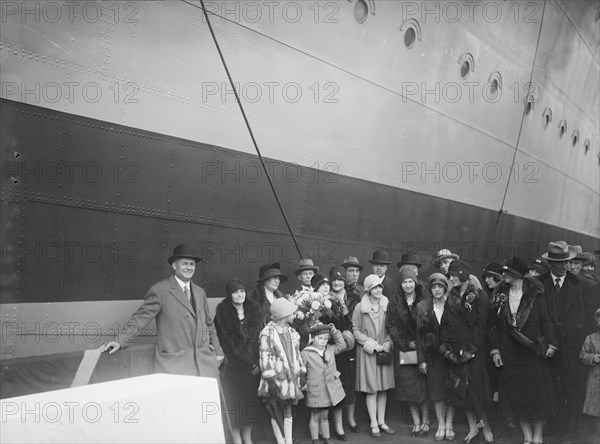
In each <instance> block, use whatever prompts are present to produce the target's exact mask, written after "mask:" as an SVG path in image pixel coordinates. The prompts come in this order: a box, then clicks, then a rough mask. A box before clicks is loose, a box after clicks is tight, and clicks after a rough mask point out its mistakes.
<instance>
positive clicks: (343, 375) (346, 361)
mask: <svg viewBox="0 0 600 444" xmlns="http://www.w3.org/2000/svg"><path fill="white" fill-rule="evenodd" d="M335 365H336V366H337V369H338V372H340V381H342V388H343V389H344V392H345V393H346V397H345V398H344V399H343V400H342V401H341V402H340V403H339V404H338V405H337V407H346V406H348V405H351V404H354V381H355V380H356V373H355V369H354V367H355V366H353V365H351V363H350V352H343V353H340V354H339V355H336V357H335Z"/></svg>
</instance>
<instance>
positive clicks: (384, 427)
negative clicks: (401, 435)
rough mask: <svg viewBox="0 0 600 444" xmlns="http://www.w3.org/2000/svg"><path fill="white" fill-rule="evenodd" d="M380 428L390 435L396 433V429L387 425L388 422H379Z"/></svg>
mask: <svg viewBox="0 0 600 444" xmlns="http://www.w3.org/2000/svg"><path fill="white" fill-rule="evenodd" d="M379 428H380V429H381V430H383V431H384V432H385V433H387V434H388V435H395V434H396V431H395V430H394V429H392V428H391V427H390V426H389V425H387V424H386V423H383V424H379Z"/></svg>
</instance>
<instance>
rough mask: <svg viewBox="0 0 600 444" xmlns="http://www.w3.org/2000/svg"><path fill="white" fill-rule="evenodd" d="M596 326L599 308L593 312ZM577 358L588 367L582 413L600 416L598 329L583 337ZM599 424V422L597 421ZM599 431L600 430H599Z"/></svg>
mask: <svg viewBox="0 0 600 444" xmlns="http://www.w3.org/2000/svg"><path fill="white" fill-rule="evenodd" d="M594 317H595V318H596V326H598V329H599V330H600V308H599V309H598V310H596V312H595V313H594ZM579 359H581V362H583V364H584V365H587V366H588V367H590V369H589V372H588V377H587V384H586V389H585V402H584V404H583V413H584V414H586V415H590V416H595V417H597V418H599V417H600V396H599V395H598V394H599V393H600V365H598V363H600V331H597V332H596V333H592V334H591V335H589V336H588V337H586V338H585V341H584V342H583V345H582V347H581V353H580V354H579ZM598 424H600V423H598ZM599 432H600V430H599Z"/></svg>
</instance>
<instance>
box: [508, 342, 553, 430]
mask: <svg viewBox="0 0 600 444" xmlns="http://www.w3.org/2000/svg"><path fill="white" fill-rule="evenodd" d="M505 366H506V367H508V368H506V370H507V371H506V372H502V373H501V377H500V381H499V390H500V396H501V397H502V396H504V397H506V398H505V399H506V400H507V402H508V403H509V405H510V406H511V408H512V409H513V411H514V414H515V416H516V417H517V418H518V419H519V420H521V421H536V420H540V419H545V418H548V417H549V416H551V415H553V414H554V411H555V399H554V389H553V384H552V376H551V373H550V366H549V363H548V362H547V361H545V360H544V359H541V358H537V357H536V356H535V355H533V354H532V355H531V356H530V357H528V358H525V359H522V360H521V362H519V363H514V366H515V367H516V368H518V369H519V370H520V371H519V372H518V373H517V372H511V371H510V367H512V363H508V364H505ZM503 370H504V369H503ZM511 373H512V374H511ZM507 375H510V376H508V377H507Z"/></svg>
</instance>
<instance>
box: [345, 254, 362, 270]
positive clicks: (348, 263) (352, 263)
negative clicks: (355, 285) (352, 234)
mask: <svg viewBox="0 0 600 444" xmlns="http://www.w3.org/2000/svg"><path fill="white" fill-rule="evenodd" d="M342 267H344V268H348V267H356V268H358V269H359V270H362V269H363V266H362V265H360V263H359V262H358V259H357V258H356V257H354V256H348V257H347V258H346V259H344V263H343V264H342Z"/></svg>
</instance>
